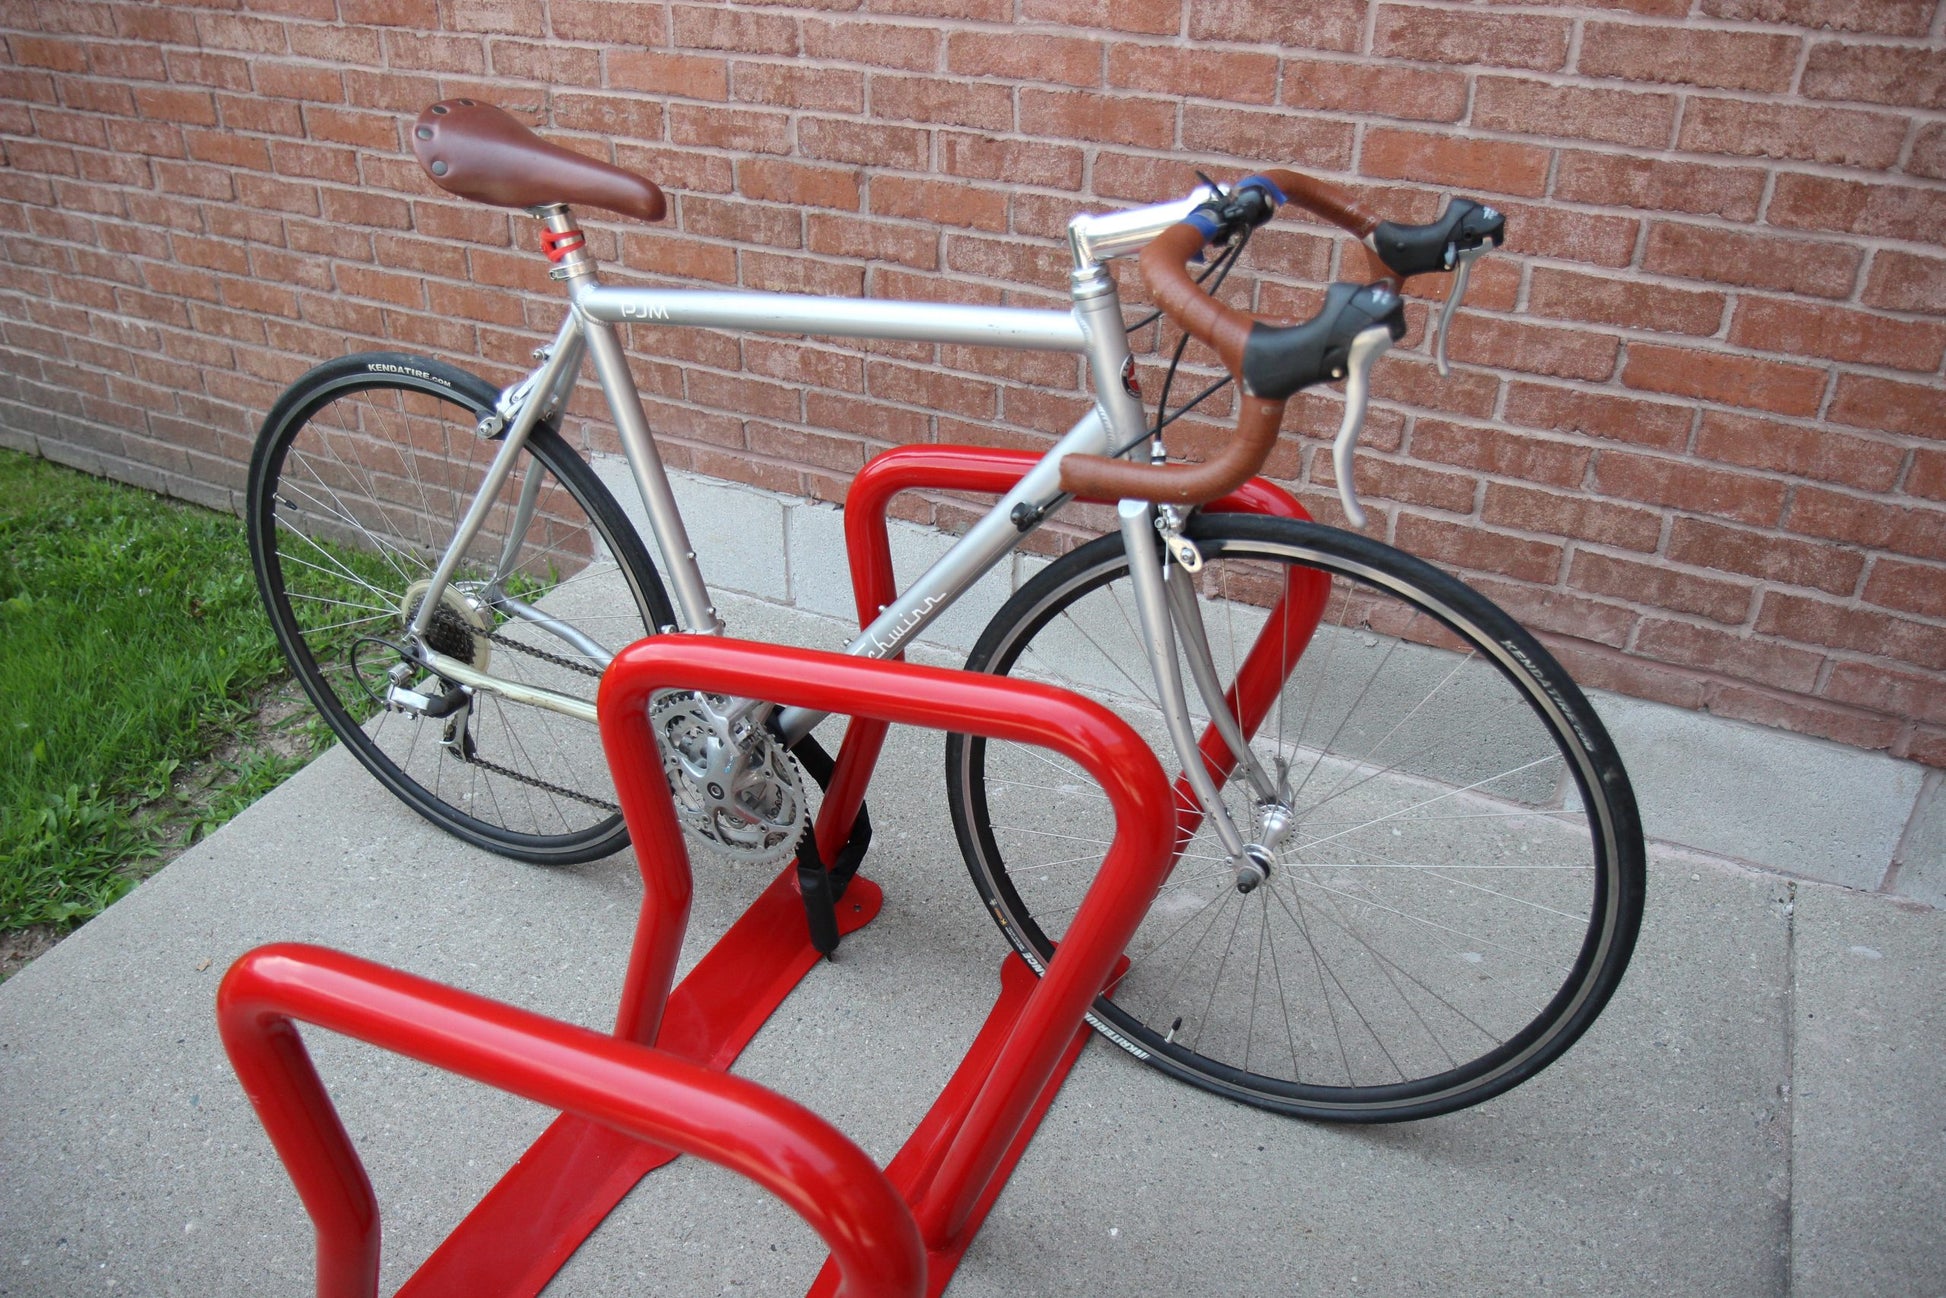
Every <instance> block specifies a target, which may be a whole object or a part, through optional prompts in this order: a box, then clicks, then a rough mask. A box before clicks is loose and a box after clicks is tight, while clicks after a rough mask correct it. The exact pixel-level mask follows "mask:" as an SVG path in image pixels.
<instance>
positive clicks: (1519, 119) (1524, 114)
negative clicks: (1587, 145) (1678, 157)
mask: <svg viewBox="0 0 1946 1298" xmlns="http://www.w3.org/2000/svg"><path fill="white" fill-rule="evenodd" d="M1472 123H1473V125H1474V126H1475V127H1476V128H1479V129H1481V130H1488V131H1512V132H1516V133H1518V134H1521V135H1539V136H1544V137H1547V138H1549V139H1559V138H1561V137H1563V136H1566V137H1569V138H1573V139H1582V140H1603V141H1606V142H1607V143H1609V144H1630V145H1634V146H1636V147H1638V148H1662V147H1665V146H1667V144H1668V143H1669V136H1670V134H1671V132H1673V131H1674V130H1675V126H1676V96H1674V95H1666V94H1642V93H1639V92H1637V91H1632V90H1599V89H1595V88H1593V87H1589V86H1557V85H1551V84H1549V83H1548V82H1545V81H1535V80H1531V79H1529V78H1526V77H1495V76H1485V75H1482V76H1480V77H1479V78H1477V80H1476V81H1475V83H1474V90H1473V119H1472Z"/></svg>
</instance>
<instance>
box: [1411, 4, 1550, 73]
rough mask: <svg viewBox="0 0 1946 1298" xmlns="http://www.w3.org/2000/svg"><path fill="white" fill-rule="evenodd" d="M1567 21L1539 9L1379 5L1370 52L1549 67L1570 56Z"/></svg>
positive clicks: (1537, 68)
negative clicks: (1519, 11) (1496, 11)
mask: <svg viewBox="0 0 1946 1298" xmlns="http://www.w3.org/2000/svg"><path fill="white" fill-rule="evenodd" d="M1569 30H1570V23H1569V22H1568V20H1567V19H1564V18H1553V17H1547V16H1543V15H1539V14H1483V13H1475V12H1472V11H1470V10H1464V9H1430V8H1421V7H1419V6H1416V5H1413V6H1407V5H1394V4H1383V5H1380V6H1379V9H1378V25H1377V28H1376V31H1375V34H1374V37H1373V43H1372V52H1373V53H1374V54H1378V55H1381V56H1383V57H1386V58H1394V59H1412V60H1416V61H1418V62H1422V63H1485V64H1490V65H1492V66H1495V67H1503V68H1532V69H1534V70H1535V71H1538V72H1552V71H1554V70H1555V69H1557V68H1560V67H1563V66H1565V65H1566V63H1567V58H1568V35H1569Z"/></svg>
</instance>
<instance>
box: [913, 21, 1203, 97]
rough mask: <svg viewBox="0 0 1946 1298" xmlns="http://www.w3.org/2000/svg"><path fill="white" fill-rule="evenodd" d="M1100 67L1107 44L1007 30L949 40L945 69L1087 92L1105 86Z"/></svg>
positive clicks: (954, 36) (958, 34)
mask: <svg viewBox="0 0 1946 1298" xmlns="http://www.w3.org/2000/svg"><path fill="white" fill-rule="evenodd" d="M1101 66H1102V43H1101V42H1100V41H1098V40H1090V39H1088V38H1086V37H1081V36H1053V35H1049V34H1047V33H1045V32H1023V31H1008V32H953V33H950V34H949V35H948V36H947V38H946V68H947V70H948V71H950V72H955V73H958V74H960V75H962V76H969V77H1006V78H1009V79H1011V80H1015V81H1052V82H1056V83H1058V84H1060V85H1067V86H1079V87H1082V88H1084V89H1087V88H1092V87H1095V86H1099V85H1100V84H1101ZM1178 93H1180V91H1179V92H1178Z"/></svg>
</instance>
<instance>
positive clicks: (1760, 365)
mask: <svg viewBox="0 0 1946 1298" xmlns="http://www.w3.org/2000/svg"><path fill="white" fill-rule="evenodd" d="M1622 382H1623V383H1624V384H1626V385H1627V386H1628V387H1631V388H1640V389H1646V390H1648V391H1651V392H1667V393H1670V394H1672V395H1675V396H1684V397H1695V398H1698V399H1699V400H1703V401H1719V402H1722V403H1723V404H1724V405H1731V406H1743V407H1745V408H1746V409H1751V410H1768V411H1771V412H1772V413H1774V414H1780V415H1811V414H1815V413H1817V409H1818V403H1819V401H1820V400H1821V399H1822V397H1823V395H1824V385H1825V372H1824V371H1823V370H1822V369H1816V368H1813V367H1811V366H1806V365H1787V364H1784V363H1783V362H1781V361H1766V360H1757V359H1754V358H1752V357H1746V356H1735V355H1730V354H1727V353H1723V352H1711V351H1700V350H1694V349H1690V348H1685V347H1662V346H1657V345H1655V344H1651V343H1631V344H1630V345H1629V349H1628V360H1627V362H1626V363H1625V364H1624V365H1623V367H1622Z"/></svg>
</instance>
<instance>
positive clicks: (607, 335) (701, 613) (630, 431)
mask: <svg viewBox="0 0 1946 1298" xmlns="http://www.w3.org/2000/svg"><path fill="white" fill-rule="evenodd" d="M576 301H577V303H578V302H579V301H580V296H579V295H577V297H576ZM578 315H579V312H577V316H578ZM585 328H586V333H587V340H588V357H589V359H590V360H592V361H593V362H594V364H595V377H596V378H597V379H598V380H600V382H601V390H602V393H603V394H604V395H605V396H606V397H607V398H608V408H609V411H610V412H611V413H612V414H613V415H614V416H615V431H616V432H617V433H619V434H620V435H621V440H622V451H623V453H624V454H625V455H626V456H627V457H628V467H629V472H630V473H631V474H633V475H634V478H635V489H636V490H637V491H639V492H640V493H641V494H642V506H643V508H644V509H646V510H648V514H649V530H650V532H652V533H653V534H654V536H655V545H656V549H657V550H658V551H660V552H661V555H662V566H663V568H664V570H666V571H667V573H668V574H669V584H670V585H672V586H674V587H675V595H676V611H677V613H678V615H679V616H680V617H681V618H682V629H683V630H685V631H696V632H701V633H703V634H705V635H720V634H722V631H723V620H722V619H721V618H719V617H717V616H716V609H715V607H714V606H713V605H712V604H711V603H710V598H709V587H707V586H706V585H704V584H703V573H702V569H701V568H700V567H698V566H697V563H696V551H695V548H694V547H693V546H691V545H690V543H689V529H688V528H686V527H684V526H683V521H682V511H681V510H680V509H678V508H677V507H676V494H675V492H674V491H672V490H671V489H670V487H669V473H668V470H667V469H665V468H664V467H663V465H662V454H661V452H659V451H657V450H656V448H655V438H654V437H653V436H651V435H650V433H649V421H648V419H647V417H645V416H644V415H643V413H642V397H641V394H640V393H638V392H637V391H636V389H635V376H634V375H632V374H630V373H629V372H628V359H627V357H625V356H624V355H623V354H622V344H621V340H620V339H618V338H616V337H615V327H614V326H613V325H612V324H609V323H608V322H607V321H605V320H601V319H590V320H589V321H588V322H587V324H586V326H585Z"/></svg>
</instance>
